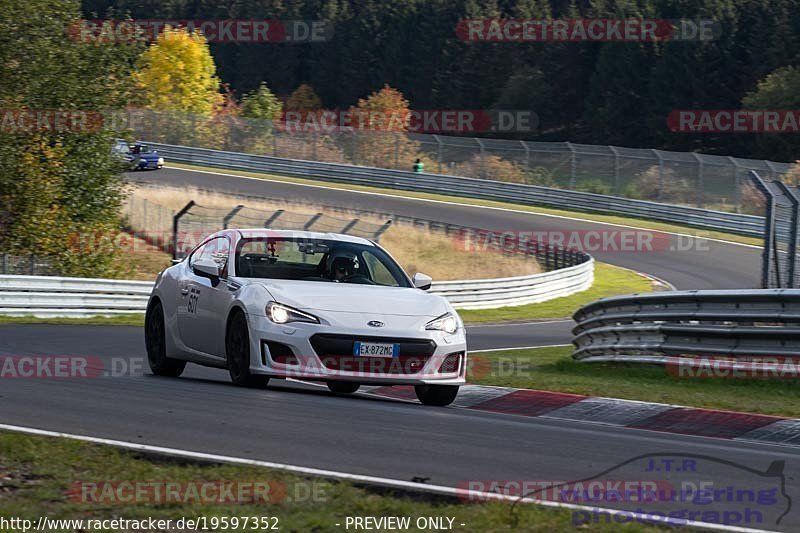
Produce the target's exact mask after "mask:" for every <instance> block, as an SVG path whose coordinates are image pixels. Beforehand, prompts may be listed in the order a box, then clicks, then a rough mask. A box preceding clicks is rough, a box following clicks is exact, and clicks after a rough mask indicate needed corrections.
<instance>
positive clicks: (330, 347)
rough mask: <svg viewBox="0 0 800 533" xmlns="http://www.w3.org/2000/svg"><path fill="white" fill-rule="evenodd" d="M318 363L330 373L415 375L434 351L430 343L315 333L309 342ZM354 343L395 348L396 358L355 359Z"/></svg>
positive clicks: (432, 343) (420, 340) (430, 341)
mask: <svg viewBox="0 0 800 533" xmlns="http://www.w3.org/2000/svg"><path fill="white" fill-rule="evenodd" d="M310 341H311V346H312V347H313V348H314V352H316V354H317V356H319V358H320V361H322V364H323V365H324V366H325V368H329V369H331V370H339V371H344V372H363V373H368V374H416V373H418V372H420V371H421V370H422V368H423V367H424V366H425V363H426V362H427V361H428V359H429V358H430V357H431V356H432V355H433V352H434V351H435V350H436V343H434V342H433V341H432V340H430V339H398V338H395V337H371V336H362V335H359V336H353V335H337V334H332V333H317V334H315V335H313V336H312V337H311V339H310ZM356 341H361V342H382V343H390V344H397V345H398V346H399V355H398V356H397V357H356V356H354V355H353V345H354V343H355V342H356Z"/></svg>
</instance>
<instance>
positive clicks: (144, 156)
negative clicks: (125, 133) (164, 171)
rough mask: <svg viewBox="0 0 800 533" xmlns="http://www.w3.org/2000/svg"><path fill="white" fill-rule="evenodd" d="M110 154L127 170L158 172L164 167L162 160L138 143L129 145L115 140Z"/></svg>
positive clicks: (155, 152)
mask: <svg viewBox="0 0 800 533" xmlns="http://www.w3.org/2000/svg"><path fill="white" fill-rule="evenodd" d="M112 153H113V154H114V155H115V156H116V157H118V158H119V160H120V162H122V163H123V165H124V166H125V167H126V168H127V169H129V170H158V169H159V168H161V167H163V166H164V158H163V157H160V156H159V155H158V152H157V151H155V150H153V149H152V148H150V147H148V146H147V145H145V144H142V143H140V142H136V143H134V144H131V145H129V144H128V142H127V141H125V140H124V139H117V144H115V145H114V148H113V149H112Z"/></svg>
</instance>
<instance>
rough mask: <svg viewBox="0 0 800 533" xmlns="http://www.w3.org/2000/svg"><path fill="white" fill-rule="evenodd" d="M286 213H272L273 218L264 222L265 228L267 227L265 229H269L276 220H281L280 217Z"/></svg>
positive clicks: (278, 211) (280, 210) (279, 210)
mask: <svg viewBox="0 0 800 533" xmlns="http://www.w3.org/2000/svg"><path fill="white" fill-rule="evenodd" d="M284 212H285V211H284V210H283V209H278V210H277V211H275V212H274V213H272V216H271V217H269V218H268V219H267V220H265V221H264V227H265V228H268V227H269V226H270V224H273V223H274V222H275V221H276V220H278V218H279V217H280V216H281V215H282V214H283V213H284Z"/></svg>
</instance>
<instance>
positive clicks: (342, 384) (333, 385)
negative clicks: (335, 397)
mask: <svg viewBox="0 0 800 533" xmlns="http://www.w3.org/2000/svg"><path fill="white" fill-rule="evenodd" d="M327 385H328V389H330V391H331V392H333V393H335V394H352V393H354V392H356V391H357V390H358V388H359V387H361V385H360V384H358V383H353V382H352V381H328V382H327Z"/></svg>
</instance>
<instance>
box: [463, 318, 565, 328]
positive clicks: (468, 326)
mask: <svg viewBox="0 0 800 533" xmlns="http://www.w3.org/2000/svg"><path fill="white" fill-rule="evenodd" d="M564 322H572V319H571V318H563V319H559V320H532V321H530V322H505V323H496V324H466V325H465V326H464V327H466V328H467V329H475V328H502V327H506V326H535V325H537V324H563V323H564Z"/></svg>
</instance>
